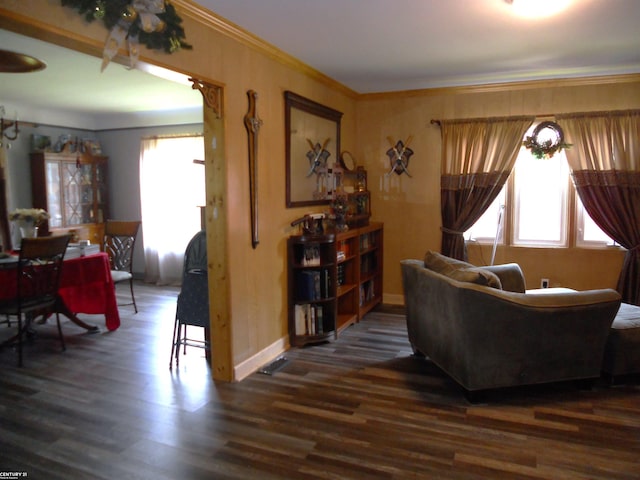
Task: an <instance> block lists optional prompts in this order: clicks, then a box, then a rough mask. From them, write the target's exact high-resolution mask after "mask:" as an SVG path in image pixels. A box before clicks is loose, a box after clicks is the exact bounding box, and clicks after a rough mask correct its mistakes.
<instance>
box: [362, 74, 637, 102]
mask: <svg viewBox="0 0 640 480" xmlns="http://www.w3.org/2000/svg"><path fill="white" fill-rule="evenodd" d="M635 82H640V73H629V74H624V75H606V76H597V77H582V78H557V79H547V80H530V81H525V82H512V83H493V84H487V85H469V86H460V87H439V88H425V89H421V90H402V91H398V92H381V93H363V94H361V95H359V97H358V100H385V99H394V98H399V97H402V98H407V97H435V96H438V95H463V94H470V93H496V92H514V91H518V90H529V89H544V88H557V87H582V86H589V85H608V84H626V83H635Z"/></svg>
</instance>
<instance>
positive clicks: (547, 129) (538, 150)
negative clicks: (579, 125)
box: [522, 122, 571, 160]
mask: <svg viewBox="0 0 640 480" xmlns="http://www.w3.org/2000/svg"><path fill="white" fill-rule="evenodd" d="M522 145H523V146H524V147H526V148H527V149H528V150H530V151H531V154H532V155H533V156H534V157H536V158H537V159H539V160H548V159H550V158H552V157H553V156H554V155H555V154H556V153H558V152H560V151H562V150H563V149H566V148H570V147H571V144H570V143H565V141H564V132H563V131H562V128H561V127H560V125H558V124H557V123H556V122H541V123H540V124H538V126H537V127H536V128H535V129H534V130H533V134H532V135H531V136H530V137H527V138H525V140H524V142H522Z"/></svg>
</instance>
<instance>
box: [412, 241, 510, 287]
mask: <svg viewBox="0 0 640 480" xmlns="http://www.w3.org/2000/svg"><path fill="white" fill-rule="evenodd" d="M424 266H425V267H426V268H428V269H429V270H432V271H434V272H436V273H439V274H441V275H444V276H446V277H449V278H452V279H454V280H457V281H459V282H468V283H475V284H477V285H485V286H487V287H492V288H498V289H502V284H501V283H500V279H499V278H498V276H497V275H496V274H495V273H493V272H490V271H488V270H485V269H484V268H481V267H476V266H475V265H472V264H470V263H467V262H463V261H461V260H456V259H455V258H450V257H447V256H445V255H442V254H440V253H438V252H433V251H431V250H429V251H428V252H427V254H426V255H425V257H424Z"/></svg>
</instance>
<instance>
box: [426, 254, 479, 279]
mask: <svg viewBox="0 0 640 480" xmlns="http://www.w3.org/2000/svg"><path fill="white" fill-rule="evenodd" d="M424 266H425V267H426V268H428V269H429V270H433V271H434V272H437V273H441V274H443V275H448V274H450V273H451V272H453V271H455V270H459V269H460V268H473V267H474V265H471V264H470V263H467V262H463V261H462V260H456V259H455V258H451V257H447V256H446V255H442V254H441V253H438V252H433V251H431V250H429V251H427V254H426V255H425V257H424Z"/></svg>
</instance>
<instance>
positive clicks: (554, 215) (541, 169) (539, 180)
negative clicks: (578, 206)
mask: <svg viewBox="0 0 640 480" xmlns="http://www.w3.org/2000/svg"><path fill="white" fill-rule="evenodd" d="M512 175H513V177H514V178H513V188H514V194H515V195H514V198H515V203H514V206H513V218H514V220H515V221H514V223H513V244H514V245H532V246H539V245H549V246H556V247H557V246H564V245H566V241H567V228H566V225H567V189H568V186H569V169H568V167H567V160H566V158H565V156H564V154H563V153H562V152H560V153H559V154H556V155H554V156H553V157H552V158H550V159H547V160H538V159H537V158H535V157H534V156H533V155H531V153H530V152H529V151H528V150H527V149H526V148H522V149H521V151H520V155H518V160H517V161H516V165H515V167H514V171H513V173H512Z"/></svg>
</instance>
